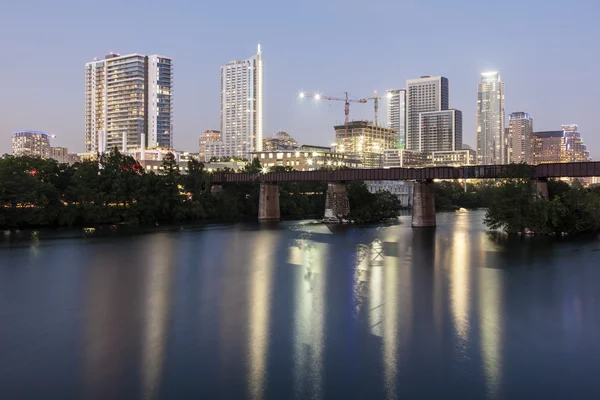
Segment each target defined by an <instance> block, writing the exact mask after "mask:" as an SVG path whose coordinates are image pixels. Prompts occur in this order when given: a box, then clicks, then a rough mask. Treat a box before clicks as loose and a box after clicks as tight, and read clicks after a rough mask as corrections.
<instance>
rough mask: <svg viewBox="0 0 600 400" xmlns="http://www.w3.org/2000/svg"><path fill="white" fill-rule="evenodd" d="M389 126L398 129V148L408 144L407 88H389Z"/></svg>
mask: <svg viewBox="0 0 600 400" xmlns="http://www.w3.org/2000/svg"><path fill="white" fill-rule="evenodd" d="M388 128H390V129H394V130H396V131H398V146H397V147H398V148H399V149H403V148H405V146H406V89H395V90H388Z"/></svg>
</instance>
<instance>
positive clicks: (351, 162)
mask: <svg viewBox="0 0 600 400" xmlns="http://www.w3.org/2000/svg"><path fill="white" fill-rule="evenodd" d="M252 156H253V157H256V158H258V160H259V161H260V163H261V164H262V165H263V167H275V166H281V167H292V168H294V169H295V170H297V171H313V170H316V169H319V168H323V167H349V168H361V163H360V161H359V160H356V159H352V158H351V157H350V156H349V155H348V154H345V153H334V152H332V151H331V149H330V148H329V147H321V146H310V145H304V146H300V147H299V148H298V149H296V150H277V151H255V152H253V153H252Z"/></svg>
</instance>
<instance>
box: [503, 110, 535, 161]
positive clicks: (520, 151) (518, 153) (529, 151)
mask: <svg viewBox="0 0 600 400" xmlns="http://www.w3.org/2000/svg"><path fill="white" fill-rule="evenodd" d="M508 120H509V122H508V137H507V142H508V149H507V154H508V156H507V160H506V162H507V163H515V164H519V163H522V162H524V163H527V164H532V163H533V118H531V115H529V114H527V113H525V112H521V111H519V112H514V113H511V114H510V115H509V116H508Z"/></svg>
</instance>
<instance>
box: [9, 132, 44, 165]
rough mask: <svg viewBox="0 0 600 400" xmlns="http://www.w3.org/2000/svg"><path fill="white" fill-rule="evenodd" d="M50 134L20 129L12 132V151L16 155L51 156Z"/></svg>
mask: <svg viewBox="0 0 600 400" xmlns="http://www.w3.org/2000/svg"><path fill="white" fill-rule="evenodd" d="M50 148H51V147H50V135H48V134H47V133H44V132H39V131H18V132H14V133H13V134H12V153H13V154H14V155H15V156H33V157H41V158H50V155H51V150H50Z"/></svg>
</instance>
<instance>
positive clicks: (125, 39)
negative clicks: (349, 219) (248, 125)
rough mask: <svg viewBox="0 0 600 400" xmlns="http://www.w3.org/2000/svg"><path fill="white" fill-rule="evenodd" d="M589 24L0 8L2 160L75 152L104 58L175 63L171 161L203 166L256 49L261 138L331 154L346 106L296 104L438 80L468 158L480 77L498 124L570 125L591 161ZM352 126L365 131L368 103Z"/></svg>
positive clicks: (452, 9)
mask: <svg viewBox="0 0 600 400" xmlns="http://www.w3.org/2000/svg"><path fill="white" fill-rule="evenodd" d="M598 20H600V1H598V0H572V1H570V2H566V3H565V2H559V1H553V0H550V1H549V0H519V1H516V0H504V1H483V0H479V1H471V0H457V1H447V0H414V1H413V0H386V1H384V0H369V1H365V0H343V1H342V0H298V1H280V0H257V1H248V0H247V1H238V0H229V1H207V0H170V1H164V0H161V1H155V0H145V1H138V0H117V1H115V0H102V1H97V0H78V1H75V0H68V1H67V0H53V1H47V0H0V50H1V51H2V62H0V77H1V78H0V84H1V87H2V89H3V90H2V92H1V95H0V154H3V153H6V152H10V150H11V133H12V132H14V131H17V130H25V129H31V130H40V131H44V132H47V133H50V134H54V135H56V138H55V139H53V141H52V145H53V146H65V147H68V148H69V151H71V152H82V151H83V150H84V146H83V143H84V66H85V63H86V62H89V61H92V60H93V59H94V57H98V58H102V57H104V55H106V54H108V53H110V52H116V53H120V54H129V53H142V54H148V55H149V54H160V55H165V56H169V57H172V58H173V59H174V82H175V86H174V99H173V100H174V118H175V121H174V136H175V139H174V141H175V147H176V149H179V150H185V151H192V152H197V151H198V137H199V135H200V134H201V133H202V132H203V131H205V130H206V129H219V99H220V97H219V91H220V87H219V85H220V83H219V79H220V77H219V76H220V75H219V74H220V72H219V68H220V66H221V65H223V64H225V63H227V62H228V61H231V60H236V59H246V58H248V57H250V56H252V55H253V54H255V53H256V48H257V44H258V43H260V44H261V49H262V54H263V60H264V81H265V86H264V96H265V105H264V108H265V109H264V135H265V137H266V136H269V135H271V134H272V133H274V132H276V131H278V130H285V131H287V132H288V133H290V134H291V135H292V136H293V137H294V138H295V139H296V140H297V141H298V142H300V143H302V144H315V145H329V144H331V143H332V142H333V141H334V131H333V125H334V124H336V123H343V120H344V104H343V103H342V102H319V103H315V101H314V100H309V99H304V100H302V101H301V100H300V99H298V93H299V92H300V91H306V92H319V93H322V94H325V95H330V96H340V97H341V96H343V94H344V92H346V91H347V92H349V93H350V94H351V95H352V96H354V97H356V98H363V97H369V96H372V93H373V91H374V90H377V91H378V92H379V93H384V92H385V90H387V89H398V88H403V87H405V83H406V80H407V79H413V78H418V77H420V76H422V75H431V76H437V75H442V76H445V77H447V78H448V79H449V82H450V107H451V108H456V109H459V110H462V112H463V119H464V122H463V138H464V139H463V140H464V142H465V143H466V144H469V145H472V146H474V145H475V136H476V135H475V121H476V108H477V83H478V82H479V79H480V73H481V72H484V71H489V70H499V71H500V73H501V75H502V80H503V81H504V82H505V94H506V95H505V98H506V114H507V123H508V114H509V113H510V112H513V111H525V112H528V113H529V114H531V115H532V117H533V118H534V130H536V131H541V130H559V129H561V125H562V124H578V125H579V130H580V132H581V134H582V137H583V139H584V142H585V143H586V144H587V146H588V149H589V150H590V153H591V155H592V157H593V158H594V159H600V118H598V117H597V116H596V115H595V114H596V113H598V103H599V102H598V94H600V79H598V73H599V72H600V67H599V66H600V51H598V50H599V42H600V23H598ZM382 103H385V102H382ZM350 117H351V119H369V120H372V119H373V104H372V102H369V103H368V104H352V105H351V106H350ZM379 118H380V121H381V120H383V121H385V118H386V107H385V104H382V105H381V106H380V117H379Z"/></svg>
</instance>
